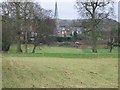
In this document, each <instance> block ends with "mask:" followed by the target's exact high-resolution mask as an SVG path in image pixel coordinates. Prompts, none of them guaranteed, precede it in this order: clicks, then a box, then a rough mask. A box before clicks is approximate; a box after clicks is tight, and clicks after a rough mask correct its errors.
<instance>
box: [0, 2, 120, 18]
mask: <svg viewBox="0 0 120 90" xmlns="http://www.w3.org/2000/svg"><path fill="white" fill-rule="evenodd" d="M0 1H6V0H0ZM20 1H22V0H20ZM23 1H25V0H23ZM27 1H29V0H27ZM32 1H35V2H37V3H40V5H41V7H42V8H45V9H49V10H52V11H53V12H54V8H55V2H56V1H57V4H58V16H59V18H60V19H78V18H79V15H78V13H77V10H76V9H75V7H74V5H75V1H76V0H32ZM81 1H85V0H81ZM114 1H115V3H116V4H115V6H114V8H115V15H116V17H115V18H114V19H115V20H118V16H119V15H120V14H118V2H119V1H120V0H114ZM119 4H120V3H119ZM119 10H120V5H119Z"/></svg>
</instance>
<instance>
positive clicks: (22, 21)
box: [0, 2, 55, 53]
mask: <svg viewBox="0 0 120 90" xmlns="http://www.w3.org/2000/svg"><path fill="white" fill-rule="evenodd" d="M0 9H1V15H2V17H3V18H2V50H3V51H8V50H9V48H10V45H11V43H13V42H14V43H17V49H16V51H17V52H18V53H20V52H23V50H22V48H21V34H22V33H21V32H22V31H21V28H23V31H24V42H25V52H26V53H27V44H28V37H27V36H28V35H27V34H28V31H29V30H30V23H31V24H32V25H31V26H32V30H33V32H35V33H36V34H37V35H35V40H34V43H33V44H34V48H33V53H34V52H35V48H36V47H37V45H39V43H40V42H42V40H45V41H47V39H49V38H48V37H49V36H50V35H51V34H52V33H53V30H54V27H55V21H54V19H52V11H51V10H45V9H43V8H42V7H41V6H40V5H39V4H38V3H33V2H2V3H0ZM21 25H22V26H21Z"/></svg>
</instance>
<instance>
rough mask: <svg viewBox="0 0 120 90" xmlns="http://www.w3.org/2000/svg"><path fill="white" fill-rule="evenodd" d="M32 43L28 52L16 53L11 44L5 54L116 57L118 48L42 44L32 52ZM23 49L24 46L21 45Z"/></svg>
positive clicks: (21, 55) (58, 56)
mask: <svg viewBox="0 0 120 90" xmlns="http://www.w3.org/2000/svg"><path fill="white" fill-rule="evenodd" d="M32 48H33V46H32V45H29V46H28V53H24V52H23V53H16V46H15V45H14V46H12V47H11V48H10V51H9V52H8V53H7V54H3V55H5V56H14V57H16V56H17V57H57V58H108V57H109V58H118V49H117V48H114V49H113V51H112V53H109V49H98V53H92V52H91V49H89V48H84V49H81V48H75V47H57V46H54V47H48V46H42V47H37V48H36V53H34V54H33V53H31V52H32ZM22 49H23V51H24V46H22Z"/></svg>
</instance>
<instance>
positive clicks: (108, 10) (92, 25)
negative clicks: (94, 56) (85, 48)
mask: <svg viewBox="0 0 120 90" xmlns="http://www.w3.org/2000/svg"><path fill="white" fill-rule="evenodd" d="M113 3H114V2H113V1H111V0H110V1H104V0H103V1H101V0H92V1H91V2H90V0H86V2H81V1H80V0H77V1H76V5H75V6H76V8H77V10H78V13H79V15H80V16H82V18H86V19H89V26H88V27H87V28H89V31H90V32H91V41H92V52H93V53H97V37H98V25H99V23H100V22H101V20H103V19H105V18H108V17H109V16H111V15H113V11H114V10H113Z"/></svg>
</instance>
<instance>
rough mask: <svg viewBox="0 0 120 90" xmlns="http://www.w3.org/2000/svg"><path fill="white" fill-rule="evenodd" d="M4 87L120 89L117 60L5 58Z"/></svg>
mask: <svg viewBox="0 0 120 90" xmlns="http://www.w3.org/2000/svg"><path fill="white" fill-rule="evenodd" d="M2 73H3V87H4V88H5V87H6V88H8V87H9V88H18V87H23V88H32V87H33V88H48V87H68V88H70V87H82V88H92V87H97V88H101V87H104V88H106V87H111V88H113V87H117V86H118V84H117V83H118V60H117V58H114V59H113V58H112V59H110V58H108V59H64V58H38V57H31V58H29V57H4V58H3V72H2Z"/></svg>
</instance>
